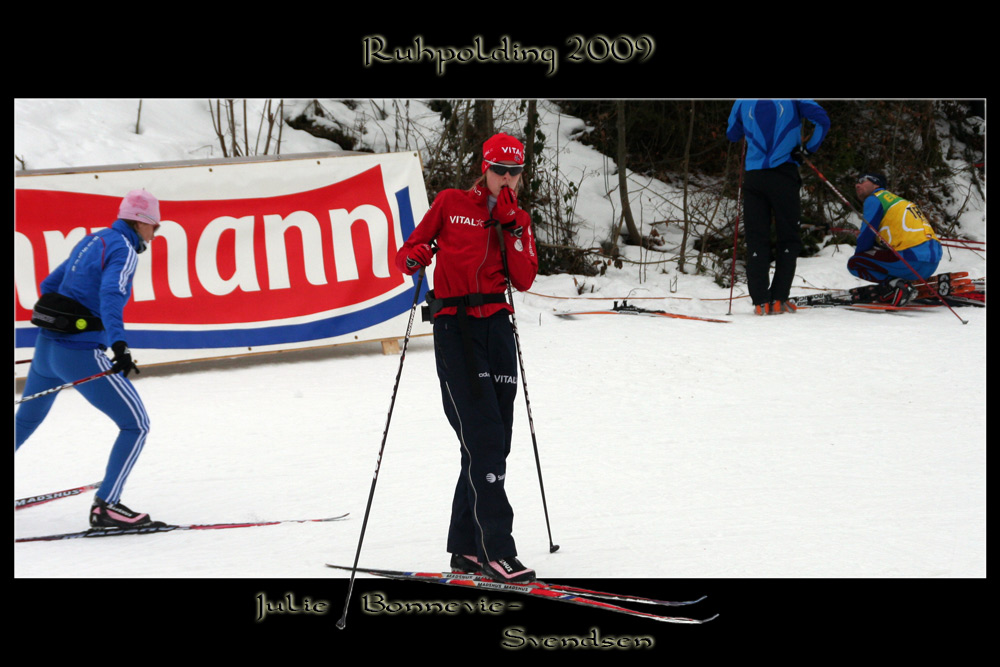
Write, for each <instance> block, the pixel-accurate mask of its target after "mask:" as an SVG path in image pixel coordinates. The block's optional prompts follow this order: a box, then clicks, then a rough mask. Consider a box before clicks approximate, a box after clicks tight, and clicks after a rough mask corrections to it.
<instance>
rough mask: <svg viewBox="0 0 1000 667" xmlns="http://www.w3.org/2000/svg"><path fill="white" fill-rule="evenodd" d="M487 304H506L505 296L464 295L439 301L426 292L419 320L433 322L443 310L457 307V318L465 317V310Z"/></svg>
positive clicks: (430, 292)
mask: <svg viewBox="0 0 1000 667" xmlns="http://www.w3.org/2000/svg"><path fill="white" fill-rule="evenodd" d="M488 303H507V295H506V294H503V293H500V294H466V295H465V296H452V297H446V298H444V299H439V298H437V297H436V296H434V291H433V290H429V291H428V292H427V305H426V306H424V307H423V308H421V311H420V318H421V319H422V320H423V321H424V322H432V321H434V316H435V315H437V314H438V313H439V312H441V310H442V309H443V308H451V307H456V306H457V307H458V315H459V317H460V318H461V317H464V316H465V309H466V308H475V307H476V306H484V305H486V304H488Z"/></svg>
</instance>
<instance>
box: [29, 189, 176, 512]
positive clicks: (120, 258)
mask: <svg viewBox="0 0 1000 667" xmlns="http://www.w3.org/2000/svg"><path fill="white" fill-rule="evenodd" d="M159 225H160V204H159V201H157V200H156V198H155V197H153V196H152V195H151V194H149V193H148V192H146V191H145V190H133V191H131V192H129V193H128V195H126V196H125V198H124V199H123V200H122V202H121V206H120V207H119V211H118V219H117V220H115V222H114V224H112V225H111V227H108V228H104V229H101V230H100V231H97V232H94V233H93V234H90V235H88V236H86V237H84V238H83V239H82V240H81V241H80V242H79V243H77V244H76V246H75V247H74V248H73V251H72V252H71V253H70V256H69V258H68V259H67V260H66V261H64V262H63V263H62V264H60V265H59V266H58V267H56V269H55V270H54V271H52V273H51V274H49V276H48V277H47V278H45V280H43V281H42V284H41V289H40V292H41V297H40V298H39V300H38V303H36V305H35V311H34V315H33V317H32V322H34V323H35V324H38V325H39V326H41V327H42V328H41V329H40V330H39V332H38V338H37V341H36V342H35V353H34V356H33V357H32V360H31V369H30V371H29V372H28V377H27V379H26V380H25V384H24V395H25V396H29V395H33V394H36V393H40V392H43V391H45V390H47V389H51V388H53V387H57V386H59V385H62V384H66V383H69V382H73V381H75V380H78V379H81V378H85V377H90V376H92V375H97V374H99V373H102V372H104V371H108V370H110V371H112V372H111V373H109V374H108V375H105V376H103V377H101V378H98V379H97V380H93V381H90V382H86V383H82V384H79V385H77V390H78V391H79V392H80V394H82V395H83V397H84V398H86V399H87V401H89V402H90V403H91V404H92V405H93V406H94V407H96V408H97V409H98V410H100V411H101V412H103V413H104V414H106V415H107V416H108V417H110V418H111V419H112V420H113V421H114V422H115V424H116V425H117V426H118V428H119V432H118V437H117V439H116V440H115V443H114V446H113V447H112V449H111V456H110V458H109V459H108V464H107V469H106V471H105V474H104V481H103V483H102V484H101V487H100V488H99V489H98V490H97V494H96V498H95V500H94V505H93V507H92V508H91V510H90V525H91V526H92V527H94V528H115V527H131V526H143V525H149V524H151V523H152V520H151V519H150V517H149V515H148V514H145V513H142V512H135V511H133V510H131V509H129V508H128V507H126V506H125V505H123V504H121V502H120V498H121V493H122V489H123V488H124V486H125V481H126V479H127V478H128V475H129V473H130V472H131V470H132V467H133V466H134V465H135V462H136V460H137V459H138V457H139V453H140V452H141V451H142V447H143V445H144V444H145V442H146V436H147V434H148V433H149V416H148V415H147V414H146V408H145V407H144V406H143V403H142V400H141V399H140V398H139V394H137V393H136V391H135V387H134V386H133V385H132V383H131V382H130V381H129V380H128V375H129V373H130V372H132V371H135V372H136V373H138V372H139V369H138V367H136V365H135V363H134V362H133V361H132V355H131V352H130V351H129V348H128V343H127V342H126V336H125V327H124V322H123V320H122V311H123V310H124V308H125V304H126V303H127V302H128V300H129V298H130V296H131V294H132V277H133V275H134V273H135V267H136V263H137V261H138V254H139V253H141V252H143V251H144V250H145V249H146V247H147V246H148V244H149V243H150V242H151V241H152V240H153V236H154V235H155V234H156V230H157V228H158V227H159ZM109 347H110V348H111V350H112V352H113V359H108V357H107V355H105V353H104V350H106V349H108V348H109ZM56 396H57V394H56V393H52V394H49V395H46V396H41V397H39V398H36V399H33V400H31V401H26V402H24V403H21V404H20V406H19V407H18V410H17V414H16V416H15V418H14V423H15V438H14V450H15V451H17V449H18V448H20V446H21V445H22V444H24V442H25V441H26V440H27V439H28V438H29V437H30V436H31V434H32V433H34V431H35V429H37V428H38V426H39V425H40V424H41V423H42V421H43V420H44V419H45V417H46V415H47V414H48V412H49V409H50V408H51V407H52V403H53V401H55V398H56Z"/></svg>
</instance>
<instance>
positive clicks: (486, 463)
mask: <svg viewBox="0 0 1000 667" xmlns="http://www.w3.org/2000/svg"><path fill="white" fill-rule="evenodd" d="M463 327H464V331H463ZM463 336H467V337H468V339H467V341H466V340H465V339H463ZM465 342H468V343H470V345H469V348H468V350H469V351H468V352H466V347H465ZM434 352H435V357H436V360H437V372H438V379H439V380H440V383H441V398H442V401H443V403H444V411H445V415H447V417H448V421H449V422H450V423H451V426H452V428H453V429H454V430H455V434H456V435H457V436H458V442H459V446H460V449H461V472H460V474H459V477H458V483H457V484H456V486H455V496H454V499H453V501H452V510H451V526H450V528H449V530H448V551H449V552H450V553H457V554H464V555H475V556H477V557H478V558H480V559H481V560H482V561H490V560H496V559H497V558H505V557H510V556H516V555H517V549H516V548H515V545H514V537H513V534H512V533H513V523H514V510H513V509H512V508H511V505H510V502H509V501H508V500H507V492H506V490H505V488H504V483H505V481H506V477H507V455H508V454H509V453H510V445H511V433H512V429H513V422H514V397H515V396H516V395H517V349H516V347H515V342H514V331H513V328H512V325H511V321H510V315H509V314H508V313H506V312H500V313H497V314H495V315H492V316H491V317H486V318H478V317H467V318H464V321H460V319H459V318H458V317H457V316H453V315H439V316H437V317H436V318H435V319H434ZM474 384H477V385H478V389H476V388H475V387H474V386H473V385H474Z"/></svg>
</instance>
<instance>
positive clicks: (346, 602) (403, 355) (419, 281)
mask: <svg viewBox="0 0 1000 667" xmlns="http://www.w3.org/2000/svg"><path fill="white" fill-rule="evenodd" d="M426 270H427V267H426V266H424V267H421V269H420V275H419V277H418V278H417V285H416V289H415V290H414V292H413V306H412V307H411V308H410V321H409V322H407V324H406V336H405V337H404V338H403V349H402V351H401V352H400V355H399V370H397V371H396V383H395V384H394V385H393V387H392V400H391V401H390V402H389V414H388V415H387V416H386V419H385V430H384V431H383V432H382V445H381V447H379V450H378V459H377V460H376V462H375V474H374V475H373V476H372V488H371V490H370V491H369V492H368V506H367V507H365V518H364V521H362V522H361V535H360V536H359V537H358V550H357V553H355V554H354V567H353V568H351V580H350V582H349V583H348V586H347V597H346V598H345V600H344V613H343V614H342V615H341V616H340V620H339V621H337V628H339V629H341V630H343V629H344V626H345V625H346V624H347V608H348V606H349V605H350V603H351V593H352V592H353V591H354V579H355V576H356V575H357V572H358V560H359V559H360V558H361V544H362V542H363V541H364V539H365V530H366V529H367V527H368V517H369V515H370V514H371V511H372V500H373V499H374V497H375V484H376V482H378V473H379V469H380V468H381V467H382V454H383V453H384V452H385V442H386V439H387V438H388V437H389V422H390V421H392V410H393V407H395V405H396V391H397V390H398V389H399V379H400V378H401V377H402V375H403V361H405V360H406V346H407V345H408V344H409V342H410V332H411V331H412V329H413V316H414V314H415V313H416V312H417V304H418V303H420V287H421V285H423V282H424V273H425V271H426Z"/></svg>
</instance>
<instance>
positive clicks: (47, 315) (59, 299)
mask: <svg viewBox="0 0 1000 667" xmlns="http://www.w3.org/2000/svg"><path fill="white" fill-rule="evenodd" d="M31 323H32V324H34V325H35V326H38V327H41V328H43V329H50V330H52V331H58V332H60V333H69V334H75V333H83V332H84V331H103V330H104V323H103V322H101V318H99V317H96V316H94V314H93V313H91V312H90V310H88V309H87V307H86V306H84V305H83V304H82V303H80V302H79V301H75V300H74V299H71V298H69V297H68V296H63V295H62V294H59V293H57V292H49V293H48V294H43V295H42V296H41V298H39V299H38V301H37V302H36V303H35V309H34V310H33V311H32V313H31Z"/></svg>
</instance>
